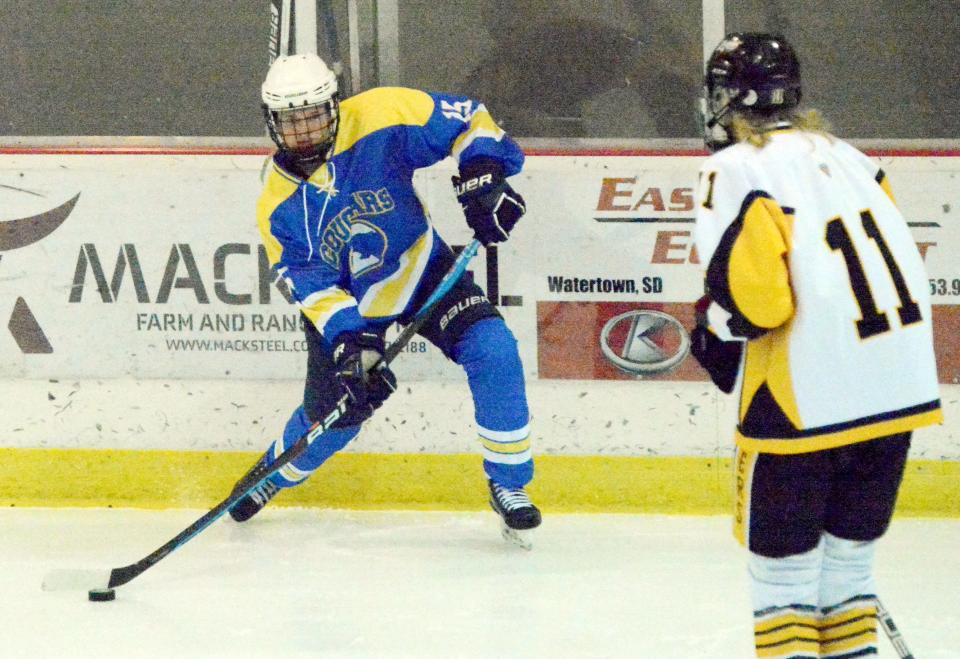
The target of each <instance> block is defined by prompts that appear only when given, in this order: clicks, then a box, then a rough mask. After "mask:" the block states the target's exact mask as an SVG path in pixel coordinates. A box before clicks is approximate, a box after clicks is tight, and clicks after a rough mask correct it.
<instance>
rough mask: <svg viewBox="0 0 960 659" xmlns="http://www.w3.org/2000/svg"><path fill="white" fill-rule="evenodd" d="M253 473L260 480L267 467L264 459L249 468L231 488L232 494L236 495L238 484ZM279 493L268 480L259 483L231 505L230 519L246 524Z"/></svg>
mask: <svg viewBox="0 0 960 659" xmlns="http://www.w3.org/2000/svg"><path fill="white" fill-rule="evenodd" d="M255 472H256V473H257V474H259V475H260V477H261V478H262V477H263V474H266V473H267V465H266V462H265V460H264V458H260V459H259V460H258V461H257V463H256V464H255V465H253V467H251V468H250V471H248V472H247V473H246V474H244V475H243V477H242V478H241V479H240V480H239V481H237V484H236V485H234V486H233V493H236V491H237V489H238V488H239V486H240V483H243V482H245V481H247V478H248V477H249V476H250V475H251V474H253V473H255ZM279 491H280V488H279V487H277V486H276V485H274V484H273V483H272V482H271V481H269V480H267V481H264V482H263V483H260V484H259V485H257V486H256V487H255V488H253V489H252V490H250V491H249V492H247V494H246V496H244V497H242V498H241V499H240V500H239V501H237V503H235V504H234V505H233V507H232V508H231V509H230V517H232V518H233V519H234V520H235V521H237V522H246V521H247V520H248V519H250V518H251V517H253V516H254V515H256V514H257V513H258V512H260V511H261V510H263V508H264V506H266V505H267V503H269V501H270V499H272V498H273V497H275V496H276V494H277V492H279Z"/></svg>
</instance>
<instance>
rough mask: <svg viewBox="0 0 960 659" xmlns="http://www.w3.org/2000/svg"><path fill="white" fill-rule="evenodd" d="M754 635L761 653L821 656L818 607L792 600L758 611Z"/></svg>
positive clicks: (768, 658)
mask: <svg viewBox="0 0 960 659" xmlns="http://www.w3.org/2000/svg"><path fill="white" fill-rule="evenodd" d="M753 636H754V645H755V647H756V650H757V656H758V657H763V658H764V659H787V658H788V657H790V658H795V659H817V657H819V650H820V646H819V640H820V636H819V630H818V626H817V607H815V606H805V605H802V604H791V605H789V606H777V607H771V608H769V609H763V610H762V611H755V612H754V614H753Z"/></svg>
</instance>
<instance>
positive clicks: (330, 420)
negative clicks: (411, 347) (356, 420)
mask: <svg viewBox="0 0 960 659" xmlns="http://www.w3.org/2000/svg"><path fill="white" fill-rule="evenodd" d="M479 248H480V243H479V242H478V241H476V240H474V241H473V242H471V243H470V244H469V245H467V247H466V248H464V250H463V251H462V252H460V254H459V255H458V256H457V259H456V260H455V261H454V263H453V265H452V266H450V270H448V271H447V273H446V274H445V275H444V276H443V279H441V280H440V283H439V284H437V287H436V288H435V289H434V291H433V293H431V295H430V297H429V298H427V301H426V302H424V304H423V306H422V307H421V308H420V309H419V310H418V311H417V314H416V316H414V319H413V320H412V321H411V322H410V324H409V325H407V326H406V327H405V328H404V329H403V331H402V332H401V333H400V334H399V335H398V336H397V339H396V340H395V341H393V343H391V344H390V346H389V347H388V348H387V350H386V352H385V353H384V355H383V357H381V359H380V360H379V361H378V362H377V363H376V364H374V366H373V367H372V368H374V369H376V368H384V367H385V366H387V365H388V364H390V362H392V361H393V360H394V359H395V358H396V356H397V355H398V354H400V352H401V351H402V350H403V347H404V346H405V345H406V344H407V343H408V342H409V341H410V339H411V338H412V337H413V335H414V334H416V332H417V331H418V330H419V329H420V327H422V326H423V323H424V322H426V319H427V318H428V317H429V315H430V311H432V310H433V308H434V307H435V306H436V305H437V302H439V301H440V299H441V298H442V297H443V296H444V295H446V294H447V292H448V291H449V290H450V288H451V287H452V286H453V285H454V284H455V283H456V282H457V280H459V279H460V277H461V276H462V275H463V273H464V271H466V269H467V264H468V263H469V262H470V259H472V258H473V257H474V255H476V253H477V250H478V249H479ZM349 404H350V398H349V396H346V395H344V396H343V397H342V398H341V399H340V400H339V401H337V405H336V407H335V408H334V409H333V410H331V412H330V413H329V414H328V415H327V416H326V417H324V419H323V420H322V421H318V422H316V423H315V424H313V426H311V428H310V429H309V430H308V431H307V432H306V433H304V435H303V436H302V437H300V439H298V440H297V441H296V442H294V443H293V445H292V446H290V447H289V448H288V449H287V450H285V451H284V452H283V453H281V454H280V455H279V456H277V459H276V460H274V462H272V463H271V464H270V470H269V471H268V472H266V473H265V474H263V475H262V476H260V477H259V478H258V477H256V476H254V475H253V474H252V473H251V474H248V475H247V478H246V482H244V481H241V482H240V483H238V484H237V486H236V487H234V489H233V491H232V492H231V494H230V496H228V497H227V498H226V499H224V500H223V501H221V502H220V503H218V504H217V505H216V506H215V507H213V508H212V509H211V510H210V511H208V512H207V513H206V514H204V515H203V516H202V517H200V519H198V520H197V521H195V522H194V523H193V524H191V525H190V526H188V527H187V528H185V529H184V530H183V531H181V532H180V533H178V534H177V535H176V536H174V537H173V538H171V539H170V540H168V541H167V542H166V543H165V544H164V545H163V546H162V547H160V548H158V549H156V550H155V551H154V552H152V553H151V554H149V555H148V556H145V557H144V558H142V559H140V560H139V561H137V562H136V563H131V564H130V565H125V566H123V567H118V568H113V569H112V570H89V569H88V570H82V569H78V570H53V571H52V572H49V573H47V575H45V576H44V578H43V582H42V584H41V587H42V589H43V590H93V589H101V590H102V589H107V588H116V587H117V586H122V585H124V584H126V583H129V582H130V581H132V580H133V579H135V578H137V577H138V576H140V575H141V574H143V573H144V572H145V571H147V570H148V569H150V568H151V567H153V566H154V565H156V564H157V563H159V562H160V561H161V560H163V559H164V558H166V557H167V556H168V555H169V554H170V553H171V552H172V551H173V550H175V549H177V548H178V547H181V546H183V545H184V544H186V543H187V542H189V541H190V540H191V539H192V538H193V537H194V536H196V535H197V534H199V533H200V532H201V531H203V530H204V529H205V528H207V527H208V526H210V525H211V524H213V523H214V522H215V521H217V520H218V519H219V518H220V517H222V516H223V514H224V513H226V512H227V511H229V510H230V509H231V508H233V506H234V505H235V504H236V503H237V502H238V501H239V500H240V499H242V498H243V497H245V496H246V495H247V494H248V493H249V492H250V491H251V490H253V488H255V487H257V486H258V485H260V484H261V483H263V482H264V481H266V480H267V479H268V478H270V476H272V475H273V474H274V473H276V472H278V471H280V470H281V469H282V468H283V467H285V466H286V465H288V464H289V463H291V462H293V461H294V460H296V459H297V458H298V457H300V455H302V454H303V452H304V451H306V450H307V448H308V447H309V446H310V444H312V443H313V441H314V440H315V439H316V438H317V437H319V436H320V435H322V434H323V433H324V432H325V431H326V430H327V429H328V428H330V426H332V425H333V424H334V423H336V422H337V420H338V419H339V418H340V417H341V416H343V414H344V413H345V412H346V411H347V407H348V405H349Z"/></svg>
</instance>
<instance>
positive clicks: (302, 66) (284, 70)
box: [260, 53, 340, 160]
mask: <svg viewBox="0 0 960 659" xmlns="http://www.w3.org/2000/svg"><path fill="white" fill-rule="evenodd" d="M260 98H261V100H262V101H263V112H264V117H265V119H266V122H267V128H268V129H269V131H270V137H271V138H272V139H273V141H274V142H275V143H276V145H277V146H278V147H279V148H280V149H281V150H282V151H289V152H291V153H293V154H295V155H296V156H297V157H298V158H300V159H313V160H315V159H318V158H326V157H327V156H328V154H329V151H330V149H331V148H332V147H333V142H334V140H335V138H336V135H337V123H338V119H339V101H340V96H339V93H338V88H337V76H336V74H334V73H333V71H331V70H330V69H329V67H327V65H326V64H325V63H324V62H323V60H322V59H320V58H319V57H318V56H317V55H314V54H309V53H301V54H297V55H284V56H282V57H278V58H277V59H276V60H274V62H273V64H272V65H271V66H270V70H269V71H268V72H267V77H266V78H265V79H264V81H263V85H262V86H261V88H260Z"/></svg>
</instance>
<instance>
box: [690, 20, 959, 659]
mask: <svg viewBox="0 0 960 659" xmlns="http://www.w3.org/2000/svg"><path fill="white" fill-rule="evenodd" d="M800 98H801V87H800V69H799V64H798V62H797V58H796V55H795V54H794V51H793V49H792V48H791V47H790V45H789V44H788V43H787V42H786V41H785V40H784V39H783V38H782V37H780V36H774V35H769V34H756V33H738V34H731V35H728V36H727V37H726V38H725V39H724V40H723V41H722V42H721V43H720V45H719V46H718V47H717V49H716V50H715V51H714V52H713V54H712V56H711V57H710V59H709V61H708V63H707V66H706V75H705V80H704V92H703V97H702V98H701V117H702V119H703V128H704V138H705V141H706V144H707V146H708V147H709V148H710V150H711V151H713V152H714V153H713V155H712V156H710V157H709V158H708V159H707V160H706V161H705V163H704V164H703V167H702V169H701V171H700V183H699V193H698V208H697V220H696V246H697V250H698V251H699V253H700V255H701V258H702V262H703V263H704V264H706V292H707V295H705V296H704V297H703V298H701V300H700V301H699V302H698V305H697V310H698V320H697V327H696V328H695V329H694V330H693V333H692V337H691V338H692V340H693V352H694V356H695V357H696V358H697V359H698V360H699V361H700V363H701V364H702V365H703V366H704V367H705V368H706V369H707V371H708V372H709V373H710V374H711V377H712V378H713V379H714V381H715V382H716V383H717V384H718V385H719V386H720V387H721V388H722V389H724V390H725V391H728V392H729V391H732V390H733V389H734V388H735V387H736V385H737V383H739V386H740V405H739V416H738V425H737V428H736V433H735V435H736V443H737V451H736V461H735V467H736V494H737V496H736V509H735V521H734V523H735V535H736V536H737V538H738V540H739V541H740V542H741V543H742V544H743V545H744V546H745V547H747V549H748V550H749V552H750V558H749V568H750V570H749V571H750V577H751V584H752V589H751V590H752V598H753V609H754V624H755V644H756V650H757V655H758V656H761V657H831V658H834V659H835V658H839V657H860V656H865V655H872V654H876V652H877V649H876V636H877V632H876V628H877V625H876V622H877V620H876V616H877V613H876V611H877V610H876V599H875V598H876V595H875V593H876V587H875V585H874V579H873V574H872V572H873V553H874V546H875V542H876V540H877V539H878V538H879V537H880V536H881V535H883V533H884V532H885V531H886V529H887V527H888V525H889V522H890V518H891V515H892V513H893V508H894V503H895V501H896V496H897V491H898V489H899V486H900V481H901V479H902V476H903V471H904V465H905V462H906V458H907V451H908V448H909V445H910V439H911V432H912V431H913V430H914V429H916V428H919V427H921V426H925V425H929V424H933V423H939V422H941V421H942V412H941V408H940V400H939V397H940V395H939V387H938V380H937V370H936V364H935V361H934V352H933V338H932V329H931V308H930V299H929V294H928V284H927V275H926V273H925V271H924V265H923V261H922V259H921V257H920V254H919V251H918V250H917V247H916V245H915V243H914V241H913V239H912V237H911V235H910V231H909V229H908V227H907V224H906V221H905V220H904V218H903V216H902V215H901V214H900V212H899V211H898V209H897V206H896V204H895V202H894V198H893V195H892V193H891V190H890V187H889V185H888V183H887V180H886V177H885V176H884V173H883V171H882V170H881V169H880V168H879V167H878V166H877V165H876V164H875V163H874V162H872V161H871V160H870V159H869V158H868V157H867V156H865V155H864V154H862V153H861V152H860V151H858V150H856V149H855V148H854V147H853V146H851V145H849V144H847V143H846V142H844V141H842V140H840V139H838V138H836V137H834V136H833V135H831V134H829V133H828V132H827V131H826V129H825V128H824V126H823V124H822V122H821V120H820V119H819V116H818V115H817V113H815V112H801V111H800V110H799V108H798V106H799V103H800Z"/></svg>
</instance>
